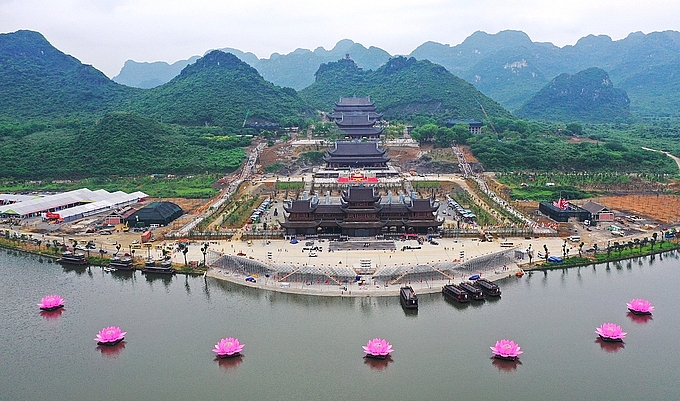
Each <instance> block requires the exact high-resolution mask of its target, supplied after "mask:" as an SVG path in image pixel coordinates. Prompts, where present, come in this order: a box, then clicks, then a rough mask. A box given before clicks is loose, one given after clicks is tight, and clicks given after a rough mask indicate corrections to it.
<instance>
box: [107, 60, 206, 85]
mask: <svg viewBox="0 0 680 401" xmlns="http://www.w3.org/2000/svg"><path fill="white" fill-rule="evenodd" d="M196 60H198V56H193V57H191V58H189V59H188V60H180V61H176V62H174V63H172V64H168V63H166V62H165V61H155V62H153V63H140V62H137V61H134V60H128V61H126V62H125V65H124V66H123V68H122V69H121V70H120V73H119V74H118V75H116V76H115V77H113V78H112V79H111V80H112V81H114V82H117V83H119V84H122V85H127V86H132V87H134V88H143V89H150V88H155V87H157V86H161V85H163V84H164V83H166V82H168V81H170V80H171V79H173V78H174V77H176V76H177V75H178V74H179V73H180V72H181V71H182V69H184V67H186V66H187V65H189V64H191V63H194V62H196Z"/></svg>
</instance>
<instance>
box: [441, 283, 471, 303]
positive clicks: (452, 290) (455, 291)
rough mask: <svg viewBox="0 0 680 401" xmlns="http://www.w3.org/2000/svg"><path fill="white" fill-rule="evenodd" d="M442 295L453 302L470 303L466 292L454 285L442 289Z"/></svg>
mask: <svg viewBox="0 0 680 401" xmlns="http://www.w3.org/2000/svg"><path fill="white" fill-rule="evenodd" d="M442 294H444V296H445V297H447V298H450V299H453V300H454V301H458V302H470V295H469V294H468V293H467V291H465V290H464V289H462V288H461V287H459V286H457V285H455V284H447V285H445V286H444V287H442Z"/></svg>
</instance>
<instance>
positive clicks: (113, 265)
mask: <svg viewBox="0 0 680 401" xmlns="http://www.w3.org/2000/svg"><path fill="white" fill-rule="evenodd" d="M132 263H133V262H132V258H131V257H129V256H124V257H122V258H121V257H119V256H114V257H112V258H111V260H110V261H109V265H108V268H110V269H114V270H134V269H135V267H134V266H133V264H132Z"/></svg>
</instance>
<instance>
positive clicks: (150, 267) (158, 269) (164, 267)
mask: <svg viewBox="0 0 680 401" xmlns="http://www.w3.org/2000/svg"><path fill="white" fill-rule="evenodd" d="M149 262H150V263H149ZM142 273H160V274H175V269H173V267H172V261H169V260H163V261H161V262H157V261H154V260H153V259H148V260H147V261H146V262H145V263H144V268H143V269H142Z"/></svg>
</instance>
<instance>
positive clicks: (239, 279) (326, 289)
mask: <svg viewBox="0 0 680 401" xmlns="http://www.w3.org/2000/svg"><path fill="white" fill-rule="evenodd" d="M520 270H521V269H520V268H519V267H514V268H511V269H510V270H506V271H505V272H503V273H492V274H490V275H489V274H487V275H483V276H482V278H485V279H487V280H489V281H494V282H495V281H499V280H503V279H506V278H511V277H515V274H516V273H517V272H519V271H520ZM206 277H210V278H213V279H215V280H221V281H227V282H230V283H233V284H237V285H242V286H245V287H250V288H256V289H258V290H263V291H272V292H280V293H285V294H297V295H308V296H321V297H340V298H356V297H395V296H399V290H400V288H401V287H403V286H404V285H410V286H411V287H412V288H413V291H414V292H415V293H416V294H436V293H440V292H441V291H442V287H444V285H447V284H460V283H461V282H463V281H468V279H467V278H465V277H460V278H456V279H454V280H423V281H420V282H414V283H410V282H409V283H403V284H401V285H400V284H393V285H389V286H380V285H375V284H374V285H363V286H359V285H357V284H356V283H348V284H347V285H346V286H343V287H344V288H347V290H343V289H341V288H340V286H338V285H335V284H307V283H304V282H294V283H281V282H279V281H275V280H269V279H268V278H265V279H258V281H257V282H255V283H253V282H250V281H246V280H245V278H246V277H248V276H245V275H242V274H238V273H236V274H231V273H225V272H220V271H218V270H217V269H214V268H210V269H208V271H207V272H206ZM286 284H288V285H286Z"/></svg>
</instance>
